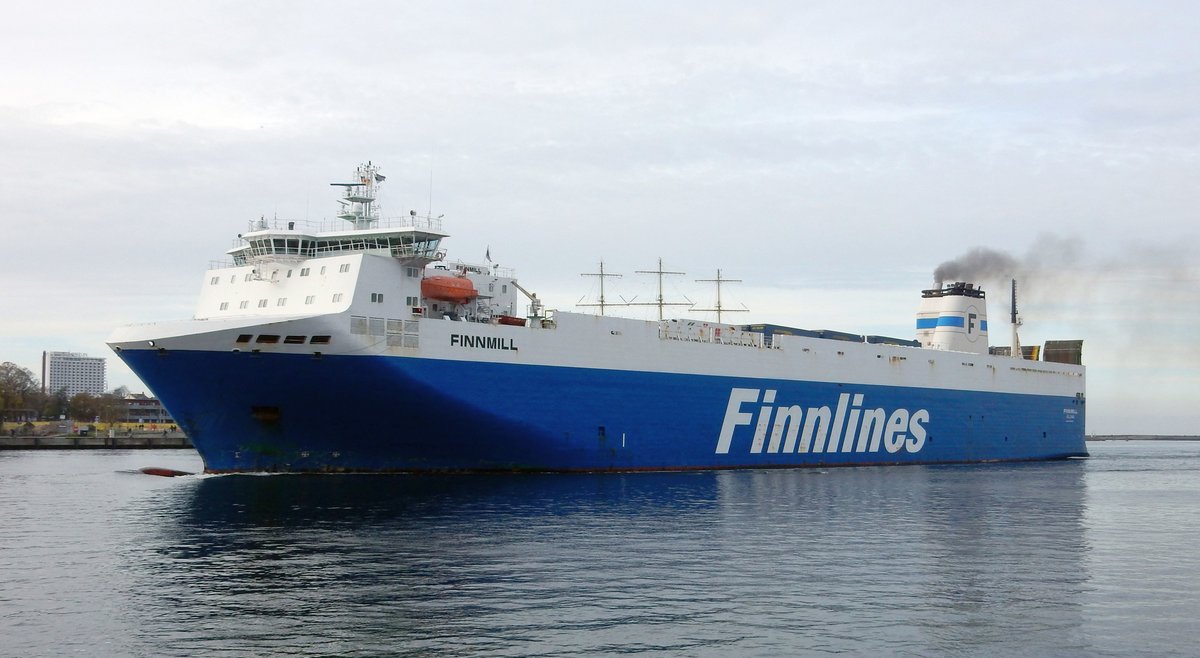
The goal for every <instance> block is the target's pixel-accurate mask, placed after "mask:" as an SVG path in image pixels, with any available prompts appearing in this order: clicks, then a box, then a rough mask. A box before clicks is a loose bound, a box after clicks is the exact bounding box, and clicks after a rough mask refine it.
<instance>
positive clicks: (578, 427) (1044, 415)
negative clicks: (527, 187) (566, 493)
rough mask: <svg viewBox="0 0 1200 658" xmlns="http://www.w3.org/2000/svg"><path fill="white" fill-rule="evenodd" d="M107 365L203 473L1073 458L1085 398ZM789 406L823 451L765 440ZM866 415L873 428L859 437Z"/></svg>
mask: <svg viewBox="0 0 1200 658" xmlns="http://www.w3.org/2000/svg"><path fill="white" fill-rule="evenodd" d="M119 354H120V356H121V358H122V359H123V360H125V362H126V363H128V364H129V366H130V367H131V368H132V369H133V370H134V371H135V372H136V373H137V374H138V375H139V376H140V377H141V378H142V380H143V381H144V382H145V383H146V384H147V385H148V386H149V387H150V388H151V389H152V390H153V391H154V393H155V394H156V395H157V396H158V397H159V398H160V399H161V400H162V401H163V404H164V406H165V407H166V408H167V410H168V411H170V413H171V415H172V416H173V417H174V418H175V420H176V422H177V423H178V424H179V425H180V427H181V428H182V429H183V430H184V431H185V432H186V433H187V434H188V436H189V437H190V438H191V440H192V442H193V444H194V445H195V446H196V449H197V450H198V451H199V453H200V455H201V457H202V458H203V459H204V463H205V467H206V470H208V471H210V472H236V471H289V472H324V471H364V472H390V471H413V472H423V471H509V470H532V471H605V470H666V469H712V468H771V467H801V466H847V465H874V464H930V463H962V462H985V461H1019V460H1039V459H1062V458H1068V457H1077V456H1086V455H1087V450H1086V448H1085V444H1084V434H1083V429H1084V401H1083V399H1082V398H1076V397H1062V396H1048V395H1021V394H1011V393H995V392H977V391H957V390H946V389H931V388H912V387H889V386H870V385H860V384H837V383H817V382H805V381H788V380H763V379H756V378H742V377H723V376H703V375H685V374H670V373H656V372H641V371H617V370H601V369H588V368H568V367H549V366H535V365H511V364H497V363H485V362H478V361H454V360H439V359H427V358H404V357H379V356H344V355H342V356H339V355H326V356H323V357H321V358H313V357H312V356H307V355H296V354H279V353H273V354H247V353H232V352H207V351H204V352H202V351H186V350H171V351H166V352H157V351H155V350H128V349H127V350H124V351H121V352H120V353H119ZM749 391H753V392H754V394H753V400H751V396H750V394H749V393H748V392H749ZM759 393H762V398H761V402H760V401H759V400H760V398H759ZM739 395H741V399H740V401H739V399H738V396H739ZM850 400H853V401H854V402H853V403H852V404H851V403H849V402H848V401H850ZM776 401H778V404H775V402H776ZM839 403H840V404H839ZM789 405H795V408H797V409H800V410H801V411H804V412H806V413H808V414H809V415H813V414H814V413H817V412H819V410H821V409H822V408H823V409H824V410H825V414H826V416H827V417H826V418H825V419H824V420H825V423H824V427H825V429H826V430H827V431H828V434H829V438H828V442H826V441H825V440H824V437H821V436H820V432H819V431H818V432H817V433H816V434H815V435H814V437H816V438H819V439H820V441H818V440H816V438H814V440H812V441H808V440H806V439H805V437H804V435H803V434H802V433H800V432H798V431H797V429H798V427H799V425H800V422H799V416H797V418H796V419H794V420H795V422H793V423H791V424H790V427H791V428H792V430H791V434H790V435H789V434H787V432H784V433H783V435H782V436H780V437H778V438H776V439H773V438H772V437H771V430H772V428H773V427H774V425H773V424H772V421H773V418H774V419H778V414H780V413H782V411H781V410H782V409H784V408H786V407H788V406H789ZM874 409H878V410H879V412H880V413H882V414H883V416H882V417H881V418H876V419H875V421H876V422H874V424H873V425H872V426H871V428H870V429H862V428H864V427H865V426H866V425H867V420H866V419H867V417H868V416H869V412H870V411H871V410H874ZM896 410H899V412H897V411H896ZM900 412H902V413H900ZM918 412H923V413H924V417H923V418H922V417H920V414H919V413H918ZM772 413H774V414H776V415H775V416H774V417H773V416H772ZM888 414H891V416H890V417H889V416H888ZM898 416H899V418H898ZM731 418H732V420H731ZM885 419H886V420H885ZM910 419H911V422H910ZM885 424H886V428H885V427H884V425H885ZM831 425H832V426H833V429H830V426H831ZM784 427H789V425H784ZM839 431H840V434H839ZM776 434H778V432H776ZM723 435H724V438H725V439H727V441H726V442H725V443H726V445H725V446H724V450H723V447H722V445H721V439H722V436H723ZM784 436H787V437H788V438H787V439H783V437H784ZM840 437H844V438H843V440H842V442H841V443H840V444H839V443H838V439H839V438H840ZM881 438H882V440H881ZM779 439H783V440H779ZM822 444H824V445H822Z"/></svg>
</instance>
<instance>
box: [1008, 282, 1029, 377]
mask: <svg viewBox="0 0 1200 658" xmlns="http://www.w3.org/2000/svg"><path fill="white" fill-rule="evenodd" d="M1011 324H1012V347H1011V348H1010V349H1011V351H1012V355H1011V356H1013V357H1014V358H1017V359H1023V358H1025V355H1024V353H1022V352H1021V339H1020V338H1018V337H1017V328H1018V327H1020V326H1021V318H1019V317H1017V280H1016V279H1013V280H1012V318H1011Z"/></svg>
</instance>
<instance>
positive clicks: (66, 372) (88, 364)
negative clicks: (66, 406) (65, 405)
mask: <svg viewBox="0 0 1200 658" xmlns="http://www.w3.org/2000/svg"><path fill="white" fill-rule="evenodd" d="M105 369H106V367H105V360H104V359H103V358H100V357H93V356H88V355H86V354H80V353H78V352H42V392H44V393H48V394H51V395H53V394H54V393H57V392H58V391H60V390H62V389H66V391H67V397H71V396H73V395H76V394H78V393H91V394H92V395H101V394H103V393H104V391H105V390H106V389H107V382H106V380H105Z"/></svg>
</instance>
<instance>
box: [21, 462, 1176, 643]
mask: <svg viewBox="0 0 1200 658" xmlns="http://www.w3.org/2000/svg"><path fill="white" fill-rule="evenodd" d="M1089 448H1090V449H1091V450H1092V453H1093V457H1092V458H1091V459H1088V460H1078V461H1066V462H1055V463H1035V464H1016V465H999V466H970V467H968V466H947V467H894V468H854V469H831V470H799V471H757V472H755V471H747V472H706V473H661V474H656V473H648V474H627V475H505V476H449V477H425V476H365V475H359V476H221V477H204V476H192V477H183V478H159V477H153V476H147V475H142V474H135V473H129V472H125V471H128V470H130V469H136V468H138V467H141V466H150V465H155V466H167V467H173V468H179V469H184V470H198V469H199V468H200V462H199V459H198V458H197V457H196V456H195V454H194V453H191V452H185V451H156V452H144V451H137V452H133V451H131V452H5V453H0V514H2V517H0V518H2V521H0V524H2V525H0V529H2V533H0V653H2V654H4V655H13V656H27V655H62V654H82V655H89V656H91V655H115V656H128V655H133V656H139V655H146V656H157V655H166V656H207V655H230V656H244V655H268V654H297V655H310V654H319V655H364V656H365V655H383V654H392V655H395V654H413V655H465V654H477V655H488V656H503V655H513V656H517V655H521V656H524V655H571V654H581V653H594V654H647V655H689V656H691V655H712V656H728V655H762V656H777V655H796V654H822V653H850V654H858V655H862V654H888V655H914V656H915V655H921V656H924V655H964V654H974V655H1024V656H1046V655H1057V656H1062V655H1113V656H1118V655H1119V656H1126V655H1134V654H1140V655H1169V654H1177V655H1196V654H1197V652H1198V651H1200V649H1198V647H1200V621H1198V620H1200V443H1191V442H1153V441H1134V442H1120V443H1101V444H1091V445H1090V446H1089Z"/></svg>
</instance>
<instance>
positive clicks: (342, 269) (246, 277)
mask: <svg viewBox="0 0 1200 658" xmlns="http://www.w3.org/2000/svg"><path fill="white" fill-rule="evenodd" d="M325 267H326V266H325V265H322V266H321V270H320V271H319V272H318V274H321V275H323V274H325ZM293 271H294V270H288V271H287V274H285V275H284V278H287V279H290V278H292V272H293ZM349 271H350V263H342V264H341V265H339V266H338V272H339V273H341V274H345V273H346V272H349ZM311 272H312V268H311V267H302V268H300V276H308V275H309V274H310V273H311ZM278 275H279V270H273V271H272V272H271V278H272V279H274V278H275V277H276V276H278ZM242 280H243V281H246V282H249V281H253V280H254V272H247V273H246V274H243V275H242ZM229 282H230V283H237V275H236V274H234V275H231V276H230V277H229ZM219 283H221V277H220V276H219V275H218V276H214V277H212V278H211V279H209V280H208V285H210V286H215V285H217V284H219Z"/></svg>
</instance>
